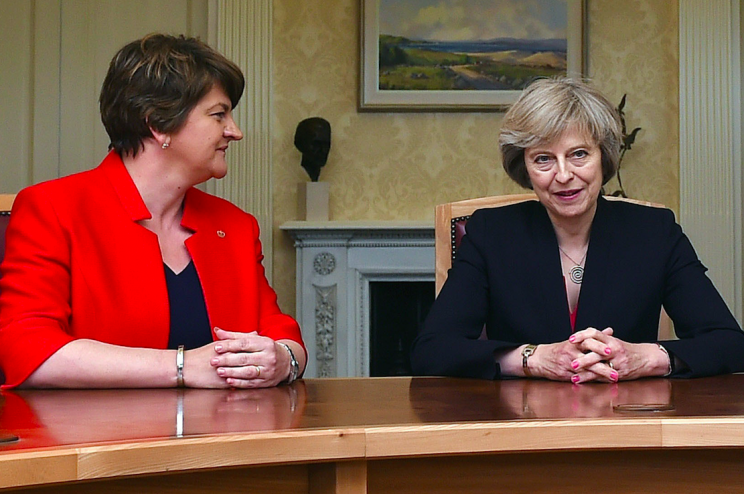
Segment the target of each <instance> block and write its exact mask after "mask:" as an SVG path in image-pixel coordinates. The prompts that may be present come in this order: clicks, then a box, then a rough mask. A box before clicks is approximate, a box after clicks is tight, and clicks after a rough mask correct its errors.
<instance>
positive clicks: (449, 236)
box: [434, 193, 676, 340]
mask: <svg viewBox="0 0 744 494" xmlns="http://www.w3.org/2000/svg"><path fill="white" fill-rule="evenodd" d="M605 199H608V200H611V201H627V202H632V203H635V204H641V205H643V206H650V207H656V208H663V207H664V206H663V205H662V204H658V203H654V202H648V201H639V200H637V199H626V198H623V197H612V196H605ZM536 200H537V196H536V195H535V194H534V193H529V194H512V195H503V196H491V197H479V198H477V199H465V200H464V201H457V202H449V203H446V204H440V205H438V206H437V207H436V211H435V220H434V237H435V239H434V259H435V261H434V265H435V287H436V288H435V289H436V291H435V294H436V295H439V292H440V290H441V289H442V286H443V285H444V282H445V280H446V279H447V273H448V272H449V270H450V268H451V267H452V261H453V260H454V259H455V255H456V253H457V248H458V247H459V246H460V240H461V239H462V237H463V235H465V225H466V223H467V222H468V220H469V219H470V216H472V214H473V212H475V211H476V210H478V209H483V208H494V207H500V206H507V205H509V204H515V203H518V202H524V201H536ZM670 339H676V336H675V335H674V330H673V328H672V321H671V319H670V318H669V316H668V315H667V313H666V311H664V309H663V308H662V309H661V317H660V319H659V340H670Z"/></svg>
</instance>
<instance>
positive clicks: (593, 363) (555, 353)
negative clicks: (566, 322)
mask: <svg viewBox="0 0 744 494" xmlns="http://www.w3.org/2000/svg"><path fill="white" fill-rule="evenodd" d="M590 329H591V328H590ZM583 331H589V329H587V330H583ZM592 331H596V330H593V329H592ZM601 332H602V333H605V334H609V335H612V329H611V328H606V329H604V330H602V331H601ZM579 333H581V332H580V331H577V332H576V333H575V334H574V335H572V337H571V338H569V339H568V340H565V341H561V342H558V343H549V344H542V345H538V347H537V349H536V350H535V353H534V354H532V356H531V357H530V362H529V364H530V371H531V373H532V375H534V376H536V377H543V378H545V379H550V380H553V381H571V382H579V381H577V369H579V368H581V372H582V376H583V377H582V378H581V379H580V382H587V381H604V382H616V381H617V379H618V377H617V372H615V370H614V369H612V368H610V367H609V366H608V365H607V364H606V363H605V362H603V359H604V358H606V356H603V355H600V354H598V353H595V352H592V351H585V350H584V349H583V348H581V347H580V342H577V343H574V340H579V341H580V340H581V338H576V336H577V335H579Z"/></svg>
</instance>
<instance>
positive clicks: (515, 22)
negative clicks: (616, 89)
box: [378, 0, 568, 91]
mask: <svg viewBox="0 0 744 494" xmlns="http://www.w3.org/2000/svg"><path fill="white" fill-rule="evenodd" d="M567 27H568V4H567V0H379V34H380V40H379V45H380V46H379V49H380V52H379V78H378V80H379V89H381V90H419V91H420V90H520V89H523V88H524V87H525V86H526V85H527V84H528V83H529V82H530V81H531V80H533V79H534V78H536V77H544V76H553V75H561V74H565V73H566V64H567Z"/></svg>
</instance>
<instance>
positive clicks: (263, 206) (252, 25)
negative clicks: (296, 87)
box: [207, 0, 273, 281]
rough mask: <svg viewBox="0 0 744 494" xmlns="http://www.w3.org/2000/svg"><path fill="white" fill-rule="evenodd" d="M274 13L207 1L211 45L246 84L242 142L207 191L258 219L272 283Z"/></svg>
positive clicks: (259, 5)
mask: <svg viewBox="0 0 744 494" xmlns="http://www.w3.org/2000/svg"><path fill="white" fill-rule="evenodd" d="M272 12H273V10H272V4H271V0H231V1H229V2H223V1H217V0H210V2H209V43H210V44H211V45H212V46H214V47H215V48H216V49H217V50H219V51H220V52H221V53H222V54H224V55H225V56H226V57H227V58H229V59H230V60H232V61H234V62H235V63H237V64H238V66H239V67H240V68H241V69H242V70H243V74H244V75H245V82H246V84H245V92H244V93H243V98H242V99H241V103H240V104H239V105H238V107H237V109H236V111H235V120H236V122H237V123H238V125H239V126H240V128H241V130H242V131H243V135H244V137H243V141H242V142H240V143H236V144H237V145H236V144H233V145H232V146H231V147H230V151H229V152H228V164H229V170H228V173H227V176H226V177H225V178H223V179H222V180H217V181H215V180H210V182H209V183H208V184H207V190H208V191H209V192H210V193H213V194H215V195H218V196H220V197H223V198H225V199H227V200H229V201H230V202H232V203H233V204H236V205H237V206H239V207H240V208H241V209H243V210H244V211H248V212H249V213H251V214H252V215H254V216H255V217H256V219H257V220H258V223H259V225H260V226H261V244H262V247H263V254H264V260H263V265H264V268H265V270H266V277H267V278H268V279H269V281H271V278H272V264H273V255H272V254H273V210H272V190H273V189H272V179H271V175H272V146H271V108H272V99H271V69H272V65H271V63H272V58H271V54H272V43H271V39H272Z"/></svg>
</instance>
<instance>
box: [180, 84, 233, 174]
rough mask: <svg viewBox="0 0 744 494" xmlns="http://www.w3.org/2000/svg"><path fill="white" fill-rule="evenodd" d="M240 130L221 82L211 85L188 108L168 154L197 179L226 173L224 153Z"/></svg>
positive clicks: (184, 170) (185, 171)
mask: <svg viewBox="0 0 744 494" xmlns="http://www.w3.org/2000/svg"><path fill="white" fill-rule="evenodd" d="M242 138H243V133H242V132H241V131H240V128H238V125H237V124H236V123H235V120H233V115H232V104H231V103H230V98H228V97H227V94H225V91H224V90H223V89H222V88H221V87H220V86H214V87H213V88H212V89H211V90H210V91H209V92H208V93H207V94H206V95H205V96H204V97H203V98H202V99H201V100H200V101H199V102H198V103H197V104H196V106H195V107H194V109H193V110H191V113H189V116H188V118H187V119H186V123H185V124H184V126H183V127H182V128H181V129H180V130H179V131H178V132H176V133H174V134H173V135H172V137H171V140H170V146H169V149H168V156H169V158H170V159H172V160H174V161H178V162H179V164H180V165H182V166H183V170H182V171H183V172H184V173H187V174H188V175H189V177H190V178H191V180H192V181H193V182H194V183H195V184H196V183H201V182H204V181H206V180H208V179H210V178H212V177H214V178H222V177H224V176H225V174H226V173H227V162H226V161H225V154H226V152H227V147H228V145H229V144H230V142H232V141H239V140H240V139H242Z"/></svg>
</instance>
